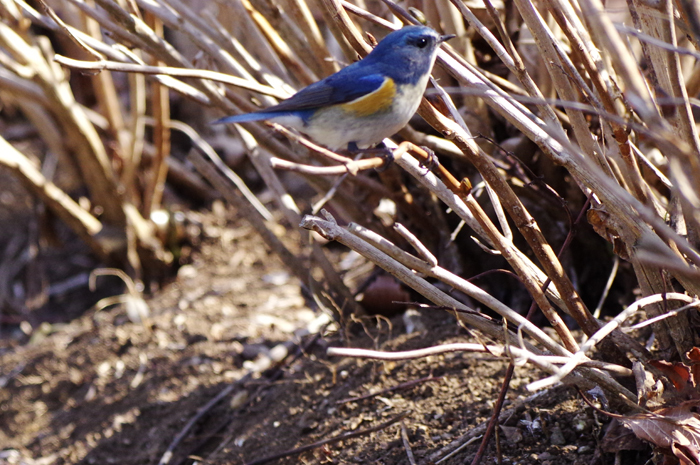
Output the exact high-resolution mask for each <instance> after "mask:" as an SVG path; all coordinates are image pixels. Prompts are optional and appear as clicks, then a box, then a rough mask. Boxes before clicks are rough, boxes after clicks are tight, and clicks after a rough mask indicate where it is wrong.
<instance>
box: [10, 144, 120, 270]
mask: <svg viewBox="0 0 700 465" xmlns="http://www.w3.org/2000/svg"><path fill="white" fill-rule="evenodd" d="M0 164H1V165H3V166H5V167H7V168H8V169H10V170H11V171H13V172H14V173H15V174H16V175H17V177H18V178H19V179H20V180H21V181H22V182H23V183H24V185H25V186H26V187H27V188H28V189H29V190H30V191H31V192H32V193H33V194H34V195H36V196H37V197H38V198H40V199H41V200H42V201H43V202H44V203H45V204H46V206H47V207H48V208H49V209H50V210H51V211H52V212H53V213H54V214H55V215H56V216H57V217H59V218H61V220H63V221H64V222H65V223H66V224H67V225H68V226H69V227H70V228H71V229H72V230H73V231H74V232H75V233H76V234H78V235H79V236H80V237H81V238H82V239H83V240H84V241H85V243H86V244H88V245H89V246H90V247H91V248H92V250H93V251H94V252H95V253H96V254H97V255H98V256H99V257H101V258H102V259H103V260H107V259H108V258H109V256H110V254H111V253H112V252H113V250H110V249H109V248H108V246H109V244H110V241H105V242H104V243H102V242H101V241H100V240H99V238H98V235H99V233H100V231H102V223H101V222H100V221H99V220H98V219H97V218H95V217H94V216H92V215H91V214H90V213H88V212H86V211H85V210H84V209H83V208H82V207H81V206H80V205H78V204H77V203H76V202H75V201H74V200H73V199H71V198H70V197H69V196H68V195H67V194H66V193H65V192H63V191H62V190H61V189H59V188H58V187H56V185H54V184H53V183H52V182H50V181H48V180H47V179H46V178H45V177H44V175H43V174H42V173H41V171H39V170H38V169H37V168H36V167H35V166H34V165H33V164H32V162H30V161H29V159H28V158H27V157H26V156H24V154H23V153H21V152H20V151H19V150H17V149H15V148H14V147H13V146H12V145H10V144H9V143H8V142H7V141H6V140H5V139H4V138H2V137H0Z"/></svg>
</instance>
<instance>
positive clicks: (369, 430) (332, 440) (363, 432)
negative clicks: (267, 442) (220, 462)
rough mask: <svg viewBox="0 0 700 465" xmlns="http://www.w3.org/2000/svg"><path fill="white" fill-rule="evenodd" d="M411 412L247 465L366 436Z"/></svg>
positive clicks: (249, 464) (258, 463)
mask: <svg viewBox="0 0 700 465" xmlns="http://www.w3.org/2000/svg"><path fill="white" fill-rule="evenodd" d="M410 414H411V412H410V411H407V412H403V413H400V414H398V415H396V416H395V417H393V418H391V419H390V420H387V421H385V422H384V423H380V424H379V425H377V426H373V427H371V428H365V429H362V430H359V431H351V432H348V433H343V434H340V435H338V436H334V437H332V438H328V439H324V440H322V441H318V442H314V443H313V444H308V445H306V446H302V447H297V448H295V449H292V450H288V451H285V452H281V453H279V454H274V455H269V456H267V457H263V458H261V459H257V460H253V461H252V462H247V463H246V464H245V465H262V464H263V463H268V462H272V461H273V460H277V459H281V458H284V457H294V456H296V455H299V454H302V453H304V452H306V451H309V450H313V449H317V448H319V447H321V446H325V445H326V444H333V443H335V442H339V441H345V440H347V439H352V438H356V437H359V436H365V435H367V434H370V433H374V432H377V431H381V430H383V429H386V428H388V427H389V426H391V425H393V424H394V423H396V422H399V421H401V420H403V419H404V418H406V417H408V416H409V415H410Z"/></svg>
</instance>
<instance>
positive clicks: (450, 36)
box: [438, 34, 457, 44]
mask: <svg viewBox="0 0 700 465" xmlns="http://www.w3.org/2000/svg"><path fill="white" fill-rule="evenodd" d="M455 37H457V36H456V35H454V34H448V35H446V36H440V40H438V43H439V44H441V43H443V42H446V41H448V40H450V39H454V38H455Z"/></svg>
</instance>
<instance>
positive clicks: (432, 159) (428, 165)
mask: <svg viewBox="0 0 700 465" xmlns="http://www.w3.org/2000/svg"><path fill="white" fill-rule="evenodd" d="M420 148H421V149H423V150H424V151H425V153H426V154H427V158H426V159H425V160H420V164H421V166H423V167H424V168H425V169H427V170H428V171H432V170H433V169H434V168H437V167H438V166H439V165H440V161H438V158H437V155H435V152H434V151H433V150H432V149H429V148H428V147H426V146H424V145H421V146H420ZM426 174H427V173H426Z"/></svg>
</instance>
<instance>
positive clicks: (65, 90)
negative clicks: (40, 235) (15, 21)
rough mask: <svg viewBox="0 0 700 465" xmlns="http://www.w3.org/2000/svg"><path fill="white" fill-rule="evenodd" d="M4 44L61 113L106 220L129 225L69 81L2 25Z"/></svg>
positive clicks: (111, 175)
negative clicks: (29, 70) (27, 69)
mask: <svg viewBox="0 0 700 465" xmlns="http://www.w3.org/2000/svg"><path fill="white" fill-rule="evenodd" d="M0 45H2V46H3V47H4V48H5V49H6V50H8V51H9V52H10V53H11V54H12V55H13V58H14V59H15V60H17V62H18V63H20V64H22V65H23V66H27V67H28V68H29V69H31V72H32V74H33V77H34V79H35V82H37V83H38V84H39V85H40V86H41V88H42V89H43V91H44V94H45V95H46V97H47V98H48V99H49V100H50V101H51V102H52V107H54V109H55V110H58V111H60V113H59V114H60V115H61V118H60V123H61V124H62V127H63V129H64V130H65V134H66V137H68V138H69V140H70V145H72V146H73V147H74V148H75V151H74V152H73V153H75V156H76V158H77V161H78V165H79V167H80V169H81V171H82V175H83V179H84V180H85V183H86V185H87V186H88V188H89V189H90V192H91V194H92V196H93V199H94V201H95V203H96V204H97V205H100V206H101V207H102V208H103V209H104V218H105V219H106V221H107V222H109V223H110V224H112V225H115V226H117V227H120V226H121V227H123V226H124V225H126V217H125V215H124V211H123V208H122V205H121V199H120V196H119V195H118V193H117V189H116V181H115V179H114V173H113V172H112V169H111V166H110V164H109V160H108V158H107V153H106V151H105V148H104V146H103V145H102V141H101V140H100V138H99V136H98V134H97V132H96V131H95V128H94V126H93V125H92V124H91V123H90V121H89V120H88V118H87V117H86V115H85V113H84V112H83V111H82V109H81V107H80V106H79V105H78V104H77V102H76V101H75V99H74V98H73V94H72V93H71V91H70V87H69V84H68V82H67V81H66V80H65V76H64V75H63V72H62V70H61V69H60V67H58V65H55V64H52V63H49V62H47V61H46V59H45V57H44V56H43V55H42V54H41V53H40V52H39V50H37V49H36V48H34V47H32V46H30V45H29V44H27V43H26V42H25V41H24V39H23V38H22V37H21V36H20V35H19V34H17V33H16V32H15V31H13V30H12V29H11V28H10V27H9V26H8V25H6V24H4V23H0Z"/></svg>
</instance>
